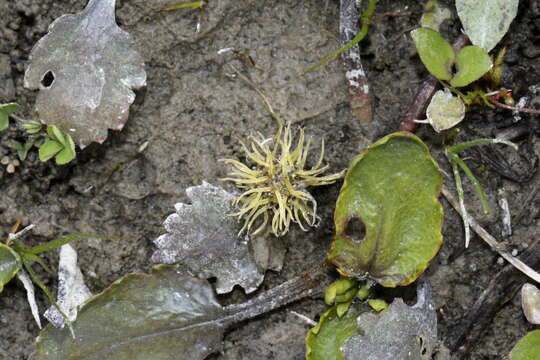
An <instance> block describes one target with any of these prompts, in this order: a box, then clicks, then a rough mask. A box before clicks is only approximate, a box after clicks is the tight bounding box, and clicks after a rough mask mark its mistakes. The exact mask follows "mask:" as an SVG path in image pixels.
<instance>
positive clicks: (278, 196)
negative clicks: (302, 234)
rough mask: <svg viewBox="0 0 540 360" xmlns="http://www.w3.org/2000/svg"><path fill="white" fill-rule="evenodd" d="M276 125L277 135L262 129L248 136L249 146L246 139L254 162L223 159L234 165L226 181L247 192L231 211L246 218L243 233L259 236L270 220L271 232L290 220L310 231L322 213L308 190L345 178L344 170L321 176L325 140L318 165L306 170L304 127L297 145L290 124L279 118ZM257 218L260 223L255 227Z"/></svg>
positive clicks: (286, 225) (283, 227)
mask: <svg viewBox="0 0 540 360" xmlns="http://www.w3.org/2000/svg"><path fill="white" fill-rule="evenodd" d="M278 125H279V126H278V131H277V134H276V135H275V136H274V137H273V138H265V137H264V136H263V135H262V134H260V133H259V134H257V136H256V137H255V136H252V137H250V140H251V143H250V144H249V146H247V145H246V144H244V143H242V150H243V152H244V153H245V154H246V157H247V159H248V160H249V161H250V162H251V166H248V165H246V164H243V163H241V162H239V161H237V160H232V159H226V160H224V162H225V163H227V164H229V165H232V167H233V171H232V172H230V173H229V174H228V175H229V177H227V178H224V179H222V180H223V181H232V182H234V183H235V184H236V186H237V187H238V188H239V189H242V190H243V191H244V192H243V193H242V194H241V195H240V196H238V197H237V198H236V199H235V200H234V203H235V205H237V206H239V210H238V212H236V213H233V214H232V215H233V216H237V217H238V218H240V219H243V221H244V225H243V227H242V229H241V230H240V233H244V232H247V233H250V234H252V235H256V234H260V233H261V232H262V231H263V230H265V229H266V227H267V225H269V224H270V225H271V231H272V233H273V234H274V235H275V236H282V235H284V234H285V233H287V231H288V230H289V226H290V225H291V223H296V224H298V225H299V226H300V228H301V229H302V230H304V231H307V228H306V226H315V225H316V223H317V221H318V219H319V217H318V216H317V202H316V200H315V198H314V197H313V196H312V195H311V194H310V193H309V192H308V191H307V190H306V189H307V188H308V187H310V186H321V185H328V184H332V183H334V182H335V181H336V180H338V179H340V178H341V177H343V174H344V172H343V171H342V172H339V173H336V174H332V175H326V176H321V174H322V173H324V172H325V171H326V170H327V169H328V165H324V166H323V160H324V141H323V142H322V148H321V153H320V155H319V159H318V161H317V163H316V164H315V165H314V166H313V167H311V168H309V169H306V164H307V158H308V154H309V150H310V139H308V140H307V142H305V138H304V130H303V129H300V131H299V137H298V140H297V141H296V146H295V147H294V146H293V142H294V140H293V134H292V131H291V126H290V124H288V125H287V126H285V127H283V124H282V122H281V120H279V119H278ZM270 218H271V220H270ZM259 219H262V221H260V222H259V223H258V224H257V225H258V226H257V228H256V230H254V231H252V228H253V226H254V225H255V224H256V223H257V222H258V220H259Z"/></svg>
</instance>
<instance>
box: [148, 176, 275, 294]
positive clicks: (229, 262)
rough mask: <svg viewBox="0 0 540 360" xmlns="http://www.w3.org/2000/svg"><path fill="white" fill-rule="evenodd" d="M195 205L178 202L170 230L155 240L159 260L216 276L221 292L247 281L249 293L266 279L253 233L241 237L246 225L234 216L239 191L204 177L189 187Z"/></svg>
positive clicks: (167, 225) (167, 223)
mask: <svg viewBox="0 0 540 360" xmlns="http://www.w3.org/2000/svg"><path fill="white" fill-rule="evenodd" d="M186 193H187V196H188V197H189V198H190V199H191V202H192V204H191V205H188V204H183V203H179V204H176V206H175V207H176V213H174V214H172V215H170V216H169V217H168V218H167V219H166V220H165V223H164V226H165V229H166V230H167V233H166V234H164V235H161V236H160V237H158V238H157V239H156V240H155V241H154V243H155V244H156V246H157V247H158V248H159V249H158V250H157V251H156V252H155V253H154V255H153V256H152V261H154V262H155V263H163V264H175V263H181V264H183V265H185V266H187V267H189V269H190V270H191V271H193V272H195V273H197V274H198V275H199V276H202V277H205V278H211V277H216V278H217V282H216V291H217V292H218V293H219V294H223V293H227V292H230V291H231V290H232V288H233V287H234V285H237V284H238V285H240V286H242V287H243V288H244V289H245V290H246V292H247V293H250V292H253V291H255V290H256V289H257V287H258V286H259V284H260V283H261V282H262V280H263V278H264V270H263V269H260V268H259V267H258V266H257V264H256V262H255V260H254V256H253V254H252V244H251V239H250V238H249V236H245V235H244V236H238V232H239V230H240V224H239V223H238V221H237V219H236V218H235V217H233V216H230V214H231V213H233V212H234V211H235V208H234V206H233V204H232V201H233V199H234V195H233V194H230V193H228V192H226V191H225V190H223V189H221V188H219V187H216V186H213V185H211V184H208V183H206V182H203V184H202V185H199V186H194V187H190V188H188V189H187V190H186Z"/></svg>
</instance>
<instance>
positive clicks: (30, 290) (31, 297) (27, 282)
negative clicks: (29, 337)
mask: <svg viewBox="0 0 540 360" xmlns="http://www.w3.org/2000/svg"><path fill="white" fill-rule="evenodd" d="M17 279H19V280H20V281H21V282H22V283H23V286H24V288H25V290H26V299H27V300H28V304H29V305H30V309H31V310H32V316H33V317H34V320H36V323H37V325H38V327H39V328H40V329H41V319H40V318H39V309H38V306H37V303H36V291H35V288H34V283H32V279H30V276H29V275H28V274H27V273H26V271H24V270H23V269H21V270H19V272H18V273H17Z"/></svg>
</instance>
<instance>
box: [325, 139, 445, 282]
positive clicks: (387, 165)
mask: <svg viewBox="0 0 540 360" xmlns="http://www.w3.org/2000/svg"><path fill="white" fill-rule="evenodd" d="M441 186H442V178H441V174H440V171H439V168H438V166H437V164H436V163H435V161H434V160H433V158H432V157H431V156H430V154H429V151H428V148H427V146H426V145H425V144H424V143H423V142H422V141H421V140H420V139H419V138H417V137H416V136H414V135H413V134H411V133H408V132H399V133H394V134H390V135H388V136H386V137H384V138H382V139H381V140H379V141H377V142H376V143H375V144H373V145H372V146H371V147H370V148H368V149H367V150H366V151H364V152H363V153H362V154H360V155H358V156H357V157H356V158H354V159H353V161H352V162H351V165H350V167H349V170H348V172H347V175H346V177H345V181H344V183H343V186H342V188H341V191H340V194H339V198H338V200H337V204H336V210H335V214H334V221H335V224H336V235H335V237H334V242H333V243H332V248H331V250H330V254H329V260H330V261H331V262H333V263H334V264H335V265H337V266H338V270H339V271H340V273H342V274H344V275H346V276H356V277H366V276H367V277H370V278H372V279H374V280H376V281H377V282H379V283H380V284H382V285H383V286H391V287H393V286H398V285H407V284H409V283H411V282H413V281H414V280H415V279H416V278H417V277H418V276H419V275H420V274H421V273H422V272H423V271H424V270H425V269H426V267H427V265H428V263H429V261H430V260H431V259H432V258H433V257H434V256H435V254H436V253H437V251H438V250H439V247H440V246H441V243H442V234H441V228H442V220H443V210H442V206H441V204H440V203H439V201H438V199H437V197H438V195H439V192H440V191H441Z"/></svg>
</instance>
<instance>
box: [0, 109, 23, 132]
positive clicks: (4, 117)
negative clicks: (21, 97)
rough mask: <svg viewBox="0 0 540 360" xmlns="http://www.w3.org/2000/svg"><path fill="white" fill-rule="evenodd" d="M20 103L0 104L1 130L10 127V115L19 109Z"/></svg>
mask: <svg viewBox="0 0 540 360" xmlns="http://www.w3.org/2000/svg"><path fill="white" fill-rule="evenodd" d="M19 107H20V106H19V104H15V103H9V104H0V131H3V130H6V129H7V128H8V127H9V115H10V114H11V113H13V112H15V111H17V110H18V109H19Z"/></svg>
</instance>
